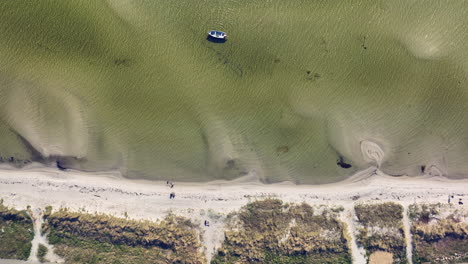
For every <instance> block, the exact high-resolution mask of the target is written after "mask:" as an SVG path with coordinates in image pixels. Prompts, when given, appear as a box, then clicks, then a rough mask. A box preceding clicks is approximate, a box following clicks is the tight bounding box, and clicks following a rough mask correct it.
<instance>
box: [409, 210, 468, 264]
mask: <svg viewBox="0 0 468 264" xmlns="http://www.w3.org/2000/svg"><path fill="white" fill-rule="evenodd" d="M409 212H410V218H411V220H412V226H411V233H412V235H413V263H414V264H419V263H466V262H468V223H466V222H464V221H463V219H466V217H467V216H468V214H467V212H466V211H465V212H463V211H461V210H460V211H459V209H457V207H456V205H455V206H452V207H450V205H442V204H422V205H417V204H413V205H410V207H409Z"/></svg>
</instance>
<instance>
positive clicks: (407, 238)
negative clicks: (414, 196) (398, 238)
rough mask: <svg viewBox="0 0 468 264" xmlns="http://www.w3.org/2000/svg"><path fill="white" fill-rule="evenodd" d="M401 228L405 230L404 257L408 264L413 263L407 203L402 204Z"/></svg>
mask: <svg viewBox="0 0 468 264" xmlns="http://www.w3.org/2000/svg"><path fill="white" fill-rule="evenodd" d="M403 209H404V210H403V230H404V232H405V241H406V259H408V264H413V244H411V243H412V236H411V223H410V220H409V217H408V205H404V206H403Z"/></svg>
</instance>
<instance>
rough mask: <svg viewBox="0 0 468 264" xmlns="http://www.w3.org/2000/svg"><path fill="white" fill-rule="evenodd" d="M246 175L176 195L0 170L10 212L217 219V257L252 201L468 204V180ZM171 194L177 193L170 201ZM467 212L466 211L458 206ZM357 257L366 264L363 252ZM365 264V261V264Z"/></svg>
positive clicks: (117, 181)
mask: <svg viewBox="0 0 468 264" xmlns="http://www.w3.org/2000/svg"><path fill="white" fill-rule="evenodd" d="M250 178H255V177H252V175H250V176H246V177H245V178H243V179H239V180H237V181H231V182H227V181H216V182H209V183H179V182H175V183H174V187H173V188H171V187H170V185H168V184H167V182H150V181H142V180H128V179H124V178H122V177H121V176H120V175H119V173H118V172H103V173H85V172H79V171H71V170H70V171H59V170H56V169H52V168H41V167H37V166H36V167H30V168H26V169H22V170H12V169H6V168H4V169H2V170H1V171H0V197H1V198H2V199H3V201H4V204H5V205H7V206H11V207H15V208H17V209H25V208H27V206H31V208H32V209H33V210H35V209H38V208H44V207H46V206H48V205H51V206H52V207H53V208H54V210H56V209H59V208H68V209H70V210H73V211H82V212H89V213H96V212H97V213H106V214H111V215H114V216H119V217H129V218H132V219H148V220H158V219H162V218H163V217H164V216H166V215H167V214H168V213H171V212H172V213H175V214H178V215H182V216H186V217H188V218H190V219H192V220H193V221H194V222H195V223H200V224H201V223H203V221H204V220H209V221H210V223H211V225H210V227H209V228H206V227H205V228H204V229H205V230H204V232H203V243H204V246H205V248H206V253H207V255H210V254H211V252H213V250H214V249H215V248H217V247H218V246H219V245H220V244H221V242H222V240H223V235H224V234H223V228H224V224H223V218H224V217H225V216H226V215H227V214H228V213H229V212H232V211H235V210H238V209H239V208H241V207H242V206H244V205H245V204H246V203H248V202H249V201H254V200H257V199H262V198H267V197H270V198H279V199H281V200H283V201H285V202H296V203H301V202H306V203H309V204H311V205H313V206H314V205H315V206H318V205H341V206H343V207H344V208H345V213H347V212H348V211H349V213H352V212H351V211H352V210H351V208H352V207H353V205H354V204H356V203H361V202H384V201H393V202H397V203H400V204H402V205H403V206H404V207H405V208H406V207H407V206H408V205H409V204H412V203H439V202H440V203H447V202H448V201H447V197H448V195H449V194H450V195H454V196H455V200H456V201H458V199H459V198H462V199H463V200H466V199H467V198H468V179H464V180H450V179H447V178H444V177H430V176H424V175H422V176H418V177H407V176H401V177H392V176H388V175H385V174H384V173H382V172H380V171H379V170H378V169H376V168H374V167H371V168H369V169H366V170H364V171H361V172H359V173H357V174H355V175H354V176H352V177H350V178H349V179H347V180H345V181H342V182H338V183H333V184H324V185H294V184H291V183H288V182H284V183H280V184H271V185H266V184H262V183H259V182H255V181H249V179H250ZM171 193H174V194H175V198H174V199H170V198H169V196H170V194H171ZM454 206H460V207H461V208H463V207H464V208H466V205H458V204H456V205H455V204H454ZM356 250H357V248H356V249H355V250H352V251H353V258H354V260H355V262H356V263H360V262H361V261H362V260H363V258H362V257H361V256H360V254H361V253H359V252H356ZM359 260H361V261H359Z"/></svg>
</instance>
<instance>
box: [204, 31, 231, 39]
mask: <svg viewBox="0 0 468 264" xmlns="http://www.w3.org/2000/svg"><path fill="white" fill-rule="evenodd" d="M208 35H210V37H213V38H217V39H226V37H227V35H226V33H224V32H222V31H217V30H211V31H208Z"/></svg>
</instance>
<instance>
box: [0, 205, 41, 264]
mask: <svg viewBox="0 0 468 264" xmlns="http://www.w3.org/2000/svg"><path fill="white" fill-rule="evenodd" d="M32 230H33V223H32V220H31V218H30V217H29V215H28V214H27V213H26V211H24V210H23V211H18V210H15V209H11V208H8V207H6V206H4V205H3V201H2V200H0V259H22V260H26V259H28V257H29V253H30V252H31V240H32V239H33V237H34V234H33V231H32Z"/></svg>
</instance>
